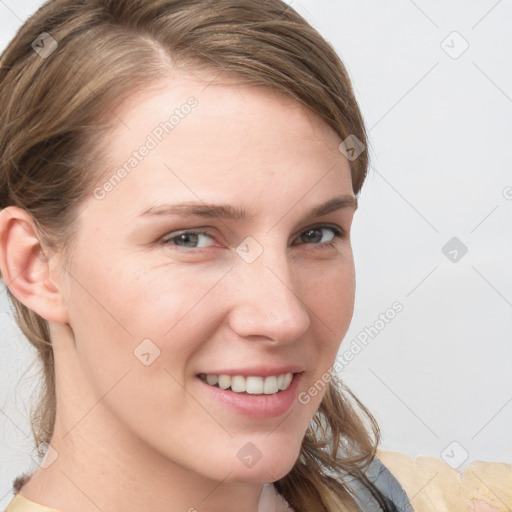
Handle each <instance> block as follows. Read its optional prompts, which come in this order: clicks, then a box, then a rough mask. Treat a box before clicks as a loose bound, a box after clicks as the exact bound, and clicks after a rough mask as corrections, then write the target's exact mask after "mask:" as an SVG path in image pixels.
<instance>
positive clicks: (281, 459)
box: [0, 74, 355, 512]
mask: <svg viewBox="0 0 512 512" xmlns="http://www.w3.org/2000/svg"><path fill="white" fill-rule="evenodd" d="M190 96H194V97H195V98H196V99H197V100H198V105H197V107H196V108H195V109H193V110H192V112H191V113H190V114H189V115H188V116H187V117H186V118H184V119H182V120H181V122H180V124H179V125H178V126H177V127H176V128H175V129H174V130H173V131H172V133H170V134H168V135H166V136H165V137H164V138H163V140H162V141H161V143H160V144H159V145H158V146H157V147H156V148H154V149H153V150H152V151H151V152H150V153H149V155H147V156H146V157H145V158H144V159H143V160H142V161H141V162H139V163H138V165H137V167H136V168H135V169H133V170H132V172H131V173H130V174H128V175H127V176H126V177H125V178H124V179H123V180H122V182H121V183H119V184H117V186H116V187H115V188H114V189H113V190H111V191H110V192H109V193H108V194H106V195H105V197H104V198H103V199H97V198H96V197H94V196H93V195H92V194H91V196H90V197H89V198H88V199H87V201H86V202H85V203H84V207H85V209H83V210H82V212H81V214H80V216H79V217H78V218H77V220H76V222H77V228H78V231H77V238H76V241H75V245H74V247H73V253H72V254H73V256H72V258H71V259H70V260H69V261H66V260H65V259H64V258H63V257H62V255H59V254H56V255H53V257H51V258H47V256H48V252H47V251H46V252H43V251H44V246H42V245H41V244H40V241H39V239H38V237H37V232H36V230H35V226H34V224H33V221H32V219H31V217H30V215H28V214H27V212H24V211H23V210H20V209H18V208H14V207H10V208H7V209H5V210H4V211H2V212H1V213H0V242H1V254H0V265H1V270H2V274H3V276H4V279H5V280H6V282H7V283H8V284H9V288H10V289H11V291H12V292H13V293H14V295H15V296H17V297H18V298H19V299H20V300H21V301H22V302H23V303H24V304H25V305H27V306H28V307H29V308H31V309H33V310H34V311H36V312H37V313H38V314H40V315H41V316H42V317H43V318H45V319H47V320H48V322H49V325H50V330H51V335H52V340H53V348H54V354H55V366H56V382H57V421H56V426H55V435H54V437H53V439H52V442H51V447H52V450H55V453H56V454H58V456H57V458H56V459H55V460H54V461H53V462H51V463H50V464H49V465H48V466H47V467H45V468H39V469H38V470H37V471H36V472H35V474H34V475H33V476H32V478H31V480H30V481H29V482H28V483H27V484H26V485H25V486H24V487H23V489H22V494H23V495H25V496H26V497H27V498H29V499H32V500H34V501H37V502H39V503H43V504H45V505H48V506H52V507H54V508H57V509H59V510H63V511H70V512H71V511H73V512H89V511H94V512H97V510H98V508H100V509H101V510H103V511H107V510H108V511H121V510H122V511H125V512H126V511H136V510H137V511H138V510H154V511H162V512H163V511H169V510H172V511H187V510H191V509H192V507H194V508H195V509H197V510H200V511H201V512H203V511H207V512H214V511H223V512H230V511H235V510H236V511H237V512H240V511H247V512H249V511H250V512H256V511H257V509H258V500H259V496H260V493H261V489H262V484H263V483H265V482H271V481H275V480H277V479H279V478H282V477H283V476H284V475H286V474H287V473H288V472H289V471H290V470H291V468H292V467H293V464H294V463H295V460H296V459H297V457H298V454H299V450H300V443H301V441H302V439H303V437H304V434H305V431H306V429H307V427H308V425H309V423H310V420H311V418H312V417H313V415H314V414H315V411H316V410H317V408H318V406H319V404H320V400H321V398H322V396H323V391H321V392H320V393H319V394H318V395H317V396H315V397H311V401H310V402H309V403H307V404H305V405H303V404H301V403H299V402H298V400H295V401H294V403H293V406H292V407H291V409H290V410H288V411H287V412H286V413H284V414H282V415H280V416H279V417H277V418H270V419H260V420H258V419H249V418H247V417H244V416H242V415H240V414H238V413H236V412H234V411H233V410H230V409H228V408H226V407H225V406H224V405H222V404H220V403H218V402H216V401H214V400H211V399H210V398H209V397H208V395H207V394H205V392H204V389H203V388H204V385H203V384H202V383H201V382H199V380H198V378H197V373H198V372H203V371H207V370H215V369H220V368H240V367H247V366H250V365H255V364H262V365H268V366H275V365H279V364H287V363H294V364H298V365H300V366H301V368H303V370H304V371H303V374H302V380H301V382H300V387H299V389H298V393H299V392H304V391H307V389H308V388H309V387H310V386H311V385H312V384H313V383H315V382H316V381H318V380H319V379H321V376H322V374H324V373H325V372H326V371H327V370H328V369H329V367H330V366H331V365H332V364H333V362H334V360H335V357H336V354H337V351H338V349H339V346H340V343H341V340H342V339H343V337H344V335H345V333H346V331H347V329H348V327H349V324H350V320H351V317H352V313H353V304H354V288H355V277H354V263H353V255H352V248H351V244H350V238H349V231H350V226H351V222H352V218H353V214H354V211H355V208H354V207H346V208H342V209H340V210H338V211H335V212H332V213H329V214H327V215H324V216H322V217H310V216H305V215H306V213H307V211H308V210H309V208H311V207H312V206H316V205H319V204H321V203H324V202H326V201H327V200H329V199H331V198H332V197H334V196H339V195H347V196H350V197H352V198H353V197H354V194H353V190H352V181H351V176H350V169H349V163H348V161H347V160H346V158H345V157H344V156H343V155H342V153H340V151H339V150H338V145H339V143H340V142H341V139H340V138H339V137H338V136H337V135H336V133H335V132H334V131H333V130H332V129H331V128H330V127H329V126H328V125H327V124H326V123H325V122H324V121H323V120H322V119H321V118H319V117H318V116H317V115H316V114H314V113H312V112H311V111H309V110H306V109H305V108H304V107H303V106H301V105H300V104H299V103H297V102H295V101H294V100H293V99H291V98H289V97H287V96H284V95H283V94H282V93H279V92H276V91H272V90H270V89H267V88H262V87H254V86H247V85H239V84H235V83H234V82H233V83H223V84H216V83H212V84H211V85H209V86H208V87H206V89H205V83H204V82H202V81H200V80H198V79H197V78H194V77H191V76H187V75H184V74H182V75H179V76H177V77H175V78H173V79H172V80H171V79H169V80H164V81H162V82H161V83H159V84H153V86H152V87H151V88H149V89H147V90H145V91H142V92H139V93H137V94H136V95H135V96H133V97H131V98H129V99H128V100H127V101H125V102H124V103H123V104H122V105H121V106H120V107H119V108H118V110H117V111H116V114H117V115H118V116H119V118H120V119H121V120H122V122H121V121H119V122H117V123H116V125H115V126H114V128H113V130H112V132H111V133H110V135H109V137H108V145H107V151H106V154H108V155H109V157H108V159H105V162H104V163H105V166H104V167H105V168H109V167H110V169H111V170H112V171H115V169H117V168H118V167H119V166H121V165H122V164H123V163H124V162H126V160H127V158H128V157H129V156H130V155H131V154H132V152H133V151H134V150H135V149H137V148H139V147H140V146H141V145H142V144H143V143H144V141H145V139H146V137H147V135H148V134H150V133H151V131H152V130H153V129H154V128H155V126H157V125H158V124H159V123H160V122H161V121H163V120H164V119H166V118H167V117H168V116H166V115H165V113H167V112H171V111H172V110H173V109H174V108H176V106H178V105H181V104H183V103H185V102H186V100H187V98H188V97H190ZM125 125H127V126H128V127H129V129H127V127H126V126H125ZM111 175H112V172H111V173H110V174H107V177H109V176H111ZM101 183H104V181H103V182H101ZM181 201H204V202H207V203H227V204H230V205H233V206H239V207H243V208H245V209H246V210H247V213H248V215H250V217H248V218H247V219H246V220H236V221H235V220H228V219H210V218H208V219H205V218H199V217H188V216H183V217H178V216H165V215H161V216H153V217H150V218H146V219H144V218H140V217H138V216H139V215H140V213H141V212H144V211H146V210H148V209H149V208H151V207H152V206H155V205H158V204H162V203H175V202H181ZM318 224H322V225H324V224H330V225H335V226H339V227H340V228H342V229H343V230H344V231H345V232H346V234H345V236H344V237H343V238H337V237H334V232H333V231H332V230H331V229H329V227H324V229H320V230H319V231H315V232H314V233H313V235H314V236H309V237H308V236H307V235H306V234H305V233H307V232H308V229H309V228H310V227H311V226H315V225H318ZM197 228H204V229H206V228H208V231H209V234H210V236H208V237H205V236H201V237H200V239H199V242H194V239H193V240H192V243H189V245H188V246H185V245H184V244H183V242H180V241H179V240H176V239H174V241H169V238H170V237H169V235H173V234H175V233H176V232H178V231H180V230H184V229H197ZM301 235H302V237H301ZM166 236H167V242H163V241H162V239H163V238H164V237H166ZM248 236H251V237H253V238H254V239H255V240H256V241H257V242H258V243H259V244H260V246H261V248H262V249H263V252H262V253H261V255H260V256H259V257H258V258H257V259H256V260H255V261H253V262H252V263H247V262H246V261H245V260H244V259H243V258H242V257H240V256H239V254H237V252H236V250H235V249H236V248H237V246H238V245H239V244H240V243H241V242H242V241H243V240H244V239H245V238H246V237H248ZM333 239H334V245H333V246H332V247H328V246H327V243H328V242H330V241H332V240H333ZM310 240H312V241H310ZM180 243H181V245H179V244H180ZM194 243H196V245H198V244H199V245H201V248H200V249H199V251H198V252H195V253H191V252H188V251H194V245H193V244H194ZM322 246H324V247H323V248H322ZM196 251H197V249H196ZM36 256H37V257H36ZM45 256H46V257H45ZM144 339H150V340H152V342H153V343H154V344H155V345H156V346H158V348H159V350H160V355H159V357H158V358H156V359H155V360H154V361H153V362H152V363H151V364H150V365H149V366H145V365H144V364H142V363H141V362H140V360H139V359H137V358H136V357H135V356H134V350H135V349H136V347H137V346H138V345H139V344H140V343H141V341H142V340H144ZM209 373H210V372H209ZM211 373H215V372H211ZM248 442H251V443H253V444H254V445H255V446H256V447H257V449H258V450H259V451H260V452H261V454H262V456H261V459H260V460H259V461H258V462H257V463H256V464H255V465H254V466H252V467H246V466H245V465H244V464H242V463H241V461H240V460H239V458H238V457H237V452H238V451H239V450H240V449H241V448H242V447H243V446H244V445H246V444H247V443H248Z"/></svg>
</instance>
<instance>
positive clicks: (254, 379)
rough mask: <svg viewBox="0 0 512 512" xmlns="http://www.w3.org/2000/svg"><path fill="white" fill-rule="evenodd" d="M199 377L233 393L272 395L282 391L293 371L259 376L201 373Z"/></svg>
mask: <svg viewBox="0 0 512 512" xmlns="http://www.w3.org/2000/svg"><path fill="white" fill-rule="evenodd" d="M199 378H200V379H201V380H202V381H204V382H207V383H208V384H210V386H214V387H217V388H220V389H231V391H233V392H234V393H248V394H250V395H273V394H275V393H278V392H279V391H284V390H286V389H287V388H288V386H289V385H290V383H291V381H292V379H293V373H282V374H280V375H271V376H268V377H260V376H258V375H249V376H247V377H244V376H243V375H233V376H231V375H206V374H201V375H199Z"/></svg>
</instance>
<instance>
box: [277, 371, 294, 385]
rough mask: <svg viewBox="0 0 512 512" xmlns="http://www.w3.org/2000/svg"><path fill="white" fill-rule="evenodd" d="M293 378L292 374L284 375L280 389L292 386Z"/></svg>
mask: <svg viewBox="0 0 512 512" xmlns="http://www.w3.org/2000/svg"><path fill="white" fill-rule="evenodd" d="M292 378H293V375H292V374H291V373H286V374H285V375H284V378H283V382H282V383H281V385H280V386H279V389H286V388H287V387H288V386H289V385H290V382H291V381H292Z"/></svg>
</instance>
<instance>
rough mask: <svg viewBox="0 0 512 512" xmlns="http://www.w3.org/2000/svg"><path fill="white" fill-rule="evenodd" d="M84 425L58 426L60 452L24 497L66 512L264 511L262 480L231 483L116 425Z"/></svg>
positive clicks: (55, 442) (54, 443)
mask: <svg viewBox="0 0 512 512" xmlns="http://www.w3.org/2000/svg"><path fill="white" fill-rule="evenodd" d="M83 423H84V425H79V426H77V427H76V428H74V429H73V430H72V431H71V432H65V431H64V430H63V429H62V428H60V425H59V424H58V423H57V424H56V429H55V434H54V436H53V439H52V441H51V446H52V450H55V451H56V453H57V454H58V456H57V458H56V459H55V460H54V461H53V462H51V458H50V459H49V460H48V461H44V462H43V464H42V467H41V468H40V469H38V470H37V471H36V472H35V473H34V474H33V475H32V477H31V478H30V480H29V481H28V482H27V483H26V484H25V485H24V486H23V488H22V490H21V494H22V495H23V496H25V497H26V498H28V499H30V500H32V501H35V502H37V503H41V504H43V505H46V506H50V507H53V508H55V509H57V510H59V511H62V512H70V511H73V512H98V510H101V511H106V510H108V511H109V512H118V511H119V512H131V511H133V512H135V511H140V510H153V511H155V512H159V511H161V512H169V511H189V512H194V511H197V510H200V511H201V512H217V511H218V512H220V511H223V512H231V511H233V512H235V511H237V512H241V511H243V512H257V511H258V502H259V499H260V495H261V491H262V485H261V484H244V483H238V482H229V481H227V480H226V479H225V477H226V476H227V475H221V478H219V480H217V481H215V480H211V479H209V478H206V477H203V476H202V475H198V474H197V473H194V472H192V471H190V470H188V469H187V468H184V467H182V466H179V465H178V464H176V463H174V462H172V461H169V460H168V459H166V458H165V457H163V456H162V455H161V454H158V453H155V452H154V451H153V450H152V449H151V448H150V447H147V446H144V443H142V442H141V441H140V440H137V439H134V438H133V437H131V436H129V435H127V434H122V433H121V432H120V431H119V430H118V431H116V430H115V429H113V428H112V426H113V425H106V426H105V425H103V426H102V428H100V429H99V431H95V432H90V431H88V429H87V425H89V423H88V422H86V421H85V420H84V422H83ZM105 427H106V428H105ZM109 427H110V428H109ZM113 434H115V435H113ZM49 462H51V464H50V465H49V466H48V467H46V469H43V467H44V466H45V464H48V463H49ZM222 478H224V479H225V480H224V481H223V479H222Z"/></svg>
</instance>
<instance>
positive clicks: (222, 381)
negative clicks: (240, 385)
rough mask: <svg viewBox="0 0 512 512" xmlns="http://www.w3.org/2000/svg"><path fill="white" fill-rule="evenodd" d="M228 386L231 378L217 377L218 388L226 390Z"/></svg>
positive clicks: (227, 376)
mask: <svg viewBox="0 0 512 512" xmlns="http://www.w3.org/2000/svg"><path fill="white" fill-rule="evenodd" d="M206 378H208V376H206ZM229 386H231V377H230V376H229V375H219V388H221V389H228V388H229Z"/></svg>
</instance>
